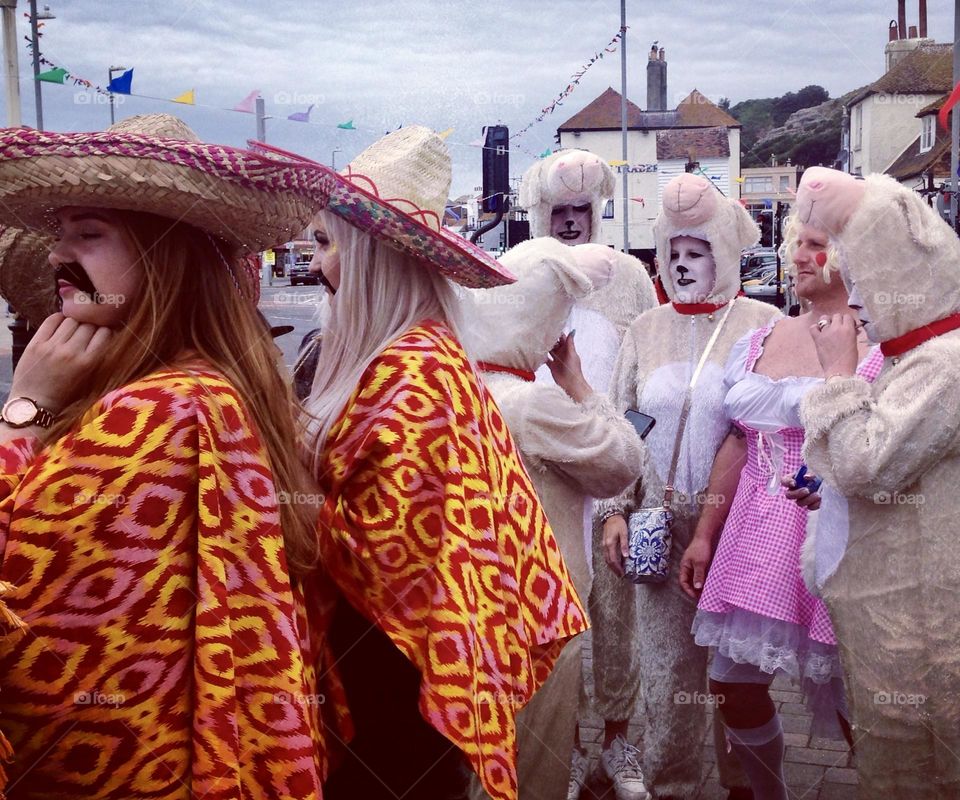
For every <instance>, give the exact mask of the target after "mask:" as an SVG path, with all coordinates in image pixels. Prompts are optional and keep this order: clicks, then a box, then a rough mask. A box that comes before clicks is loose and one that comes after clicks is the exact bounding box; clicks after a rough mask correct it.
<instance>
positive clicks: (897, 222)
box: [797, 168, 960, 800]
mask: <svg viewBox="0 0 960 800" xmlns="http://www.w3.org/2000/svg"><path fill="white" fill-rule="evenodd" d="M797 209H798V212H799V213H800V214H801V220H802V221H806V222H809V223H810V224H811V225H813V226H814V227H818V228H821V229H822V230H824V231H826V232H827V233H828V234H829V235H830V237H831V239H832V241H833V242H834V243H835V244H836V246H837V249H838V250H839V253H840V261H841V275H843V276H844V281H845V282H846V283H847V286H848V288H849V287H850V286H851V285H852V286H854V287H855V288H856V291H857V293H858V294H859V295H860V298H861V303H862V305H863V309H864V311H863V316H864V317H866V318H867V319H868V321H869V325H868V328H867V330H868V331H870V327H874V330H873V331H870V333H871V337H872V338H877V339H879V340H880V341H881V349H882V350H883V353H884V355H885V356H886V358H885V360H884V365H883V368H882V370H881V372H880V374H879V376H878V377H877V379H876V381H875V382H874V383H873V384H868V383H867V382H866V381H864V380H862V379H860V378H856V377H853V378H834V379H832V380H830V381H828V382H827V383H825V384H823V385H821V386H818V387H816V388H815V389H813V390H811V391H810V392H809V393H808V394H807V395H806V397H805V398H804V400H803V403H802V405H801V418H802V420H803V424H804V427H805V429H806V443H805V446H804V454H805V457H806V460H807V463H808V464H809V465H810V467H811V470H812V471H814V472H815V473H816V474H817V475H820V476H822V477H823V479H824V483H825V484H827V485H829V486H831V487H833V488H834V489H836V490H837V491H839V492H840V493H841V494H843V495H845V496H846V497H847V501H848V505H849V531H848V538H847V541H846V542H845V543H842V544H844V545H845V549H843V550H842V554H843V555H842V560H840V562H839V565H837V566H835V571H834V572H832V574H828V575H827V576H826V578H825V580H824V583H823V599H824V600H825V601H826V603H827V605H828V607H829V609H830V616H831V619H832V621H833V624H834V628H835V630H836V635H837V640H838V641H840V642H842V643H843V651H844V652H845V653H849V657H848V658H846V659H845V662H844V667H845V670H846V673H847V690H848V700H849V703H850V710H851V712H852V714H853V721H854V723H855V724H856V726H857V729H858V740H857V771H858V774H859V785H860V789H859V791H860V796H861V797H871V798H872V797H916V798H921V799H922V800H934V798H940V797H960V763H958V761H957V758H956V756H955V753H957V752H960V725H958V721H960V666H958V665H960V617H958V615H957V607H958V603H960V589H958V586H960V545H958V542H960V500H958V497H957V486H958V485H960V398H958V396H957V389H956V387H957V384H958V383H960V329H957V328H956V327H955V326H956V324H957V323H958V322H960V320H958V319H957V317H956V316H955V315H956V312H957V311H958V309H960V243H958V240H957V237H956V235H955V234H954V232H953V231H952V230H951V228H950V226H949V225H947V224H946V223H945V222H943V221H942V220H941V219H939V218H938V217H937V215H936V214H935V213H934V212H933V210H932V209H930V208H928V207H927V206H926V204H925V203H924V202H923V201H922V200H921V198H920V197H919V196H918V195H916V194H915V193H914V192H913V191H911V190H910V189H907V188H905V187H903V186H900V185H899V184H897V183H896V182H895V181H894V180H892V179H891V178H888V177H887V176H884V175H871V176H869V177H868V178H867V179H866V180H863V181H858V180H855V179H854V178H852V177H851V176H849V175H845V174H843V173H839V172H836V171H834V170H827V169H822V168H811V169H809V170H807V171H806V173H805V174H804V177H803V180H802V181H801V183H800V186H799V188H798V191H797ZM941 320H942V321H945V322H946V323H947V324H946V325H945V326H944V325H943V324H942V323H941ZM820 513H821V514H822V513H823V510H821V512H820ZM820 527H821V529H822V527H823V521H822V520H821V523H820ZM820 537H821V531H818V533H817V547H818V551H819V547H820ZM818 555H819V552H818ZM817 566H818V568H819V566H820V560H819V558H818V560H817ZM818 573H819V569H818ZM817 577H818V580H819V578H820V575H819V574H818V576H817ZM883 695H885V696H886V698H887V699H886V700H885V701H884V700H878V696H883ZM891 698H892V699H891ZM910 698H919V699H918V700H915V701H911V700H910Z"/></svg>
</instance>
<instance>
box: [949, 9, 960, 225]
mask: <svg viewBox="0 0 960 800" xmlns="http://www.w3.org/2000/svg"><path fill="white" fill-rule="evenodd" d="M958 83H960V0H954V4H953V85H954V86H956V85H957V84H958ZM950 116H951V124H950V182H951V185H952V186H953V191H952V192H951V193H950V224H951V225H952V226H953V229H954V231H956V230H957V188H958V178H957V166H958V163H957V162H958V153H957V143H958V141H960V108H955V109H954V110H953V114H951V115H950Z"/></svg>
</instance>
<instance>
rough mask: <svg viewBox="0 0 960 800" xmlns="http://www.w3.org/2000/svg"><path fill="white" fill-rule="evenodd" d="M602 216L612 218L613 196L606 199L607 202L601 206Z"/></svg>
mask: <svg viewBox="0 0 960 800" xmlns="http://www.w3.org/2000/svg"><path fill="white" fill-rule="evenodd" d="M603 218H604V219H613V198H610V199H609V200H607V204H606V205H605V206H604V207H603Z"/></svg>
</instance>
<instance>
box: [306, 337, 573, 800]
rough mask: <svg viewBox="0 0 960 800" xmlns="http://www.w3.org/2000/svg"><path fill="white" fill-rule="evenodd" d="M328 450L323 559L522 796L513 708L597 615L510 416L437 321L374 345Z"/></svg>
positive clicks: (487, 775)
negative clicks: (586, 608)
mask: <svg viewBox="0 0 960 800" xmlns="http://www.w3.org/2000/svg"><path fill="white" fill-rule="evenodd" d="M323 463H324V465H325V468H324V473H323V474H322V475H320V476H319V480H320V483H321V485H322V486H323V488H324V490H325V492H326V497H327V500H326V503H325V505H324V506H323V508H322V510H321V517H320V530H321V534H320V537H321V545H322V551H323V559H324V566H325V569H326V570H327V571H328V573H329V574H330V576H331V577H332V578H333V580H334V581H335V582H336V584H337V585H338V587H339V588H340V590H341V591H342V592H343V594H344V596H345V597H346V599H347V600H348V601H349V602H350V603H351V604H352V605H353V606H354V607H355V608H356V609H357V610H358V611H360V613H362V614H363V615H364V616H366V617H367V618H368V619H370V620H372V621H374V622H376V623H377V625H378V626H379V627H380V628H381V629H382V630H383V631H384V632H385V633H386V634H387V635H388V636H389V637H390V639H391V640H392V641H393V643H394V644H395V645H396V646H397V647H398V648H399V649H400V650H401V651H402V652H403V653H404V655H405V656H406V657H407V658H408V659H409V660H410V661H411V662H412V663H413V664H414V665H415V666H416V667H417V668H418V669H419V671H420V673H421V676H422V682H421V686H420V711H421V713H422V714H423V716H424V718H425V719H426V720H427V721H428V722H429V723H430V724H431V725H433V727H434V728H436V729H437V730H438V731H439V732H440V733H442V734H443V735H444V736H446V737H447V738H448V739H449V740H450V741H451V742H453V743H454V744H456V745H457V746H458V747H459V748H460V749H461V751H462V752H463V753H464V754H465V756H466V757H467V758H468V759H469V761H470V764H471V766H472V767H473V769H474V770H475V771H476V773H477V774H478V775H479V777H480V779H481V781H482V783H483V785H484V788H485V789H486V790H487V792H488V793H489V794H490V796H491V797H493V798H495V799H497V800H500V799H501V798H502V799H507V798H511V799H512V798H516V797H517V778H516V767H515V747H516V741H515V738H516V737H515V720H514V718H515V715H516V713H517V711H518V710H519V708H520V707H522V706H523V705H524V704H525V703H526V702H527V701H528V700H529V699H530V697H531V695H532V694H533V692H534V691H536V689H537V688H538V687H539V686H540V685H541V684H542V683H543V681H544V680H545V679H546V677H547V675H548V674H549V672H550V670H551V668H552V666H553V663H554V661H555V660H556V657H557V655H558V654H559V652H560V649H561V648H562V645H563V643H564V642H565V640H567V639H568V638H569V637H571V636H573V635H575V634H577V633H580V632H581V631H583V630H585V629H586V627H587V624H586V618H585V615H584V612H583V608H582V607H581V605H580V601H579V599H578V598H577V594H576V590H575V589H574V588H573V584H572V582H571V580H570V578H569V577H568V575H567V571H566V567H565V566H564V564H563V560H562V558H561V556H560V549H559V547H558V545H557V542H556V540H555V539H554V537H553V533H552V531H551V530H550V527H549V525H548V523H547V520H546V517H545V516H544V513H543V510H542V508H541V507H540V502H539V500H538V498H537V496H536V493H535V492H534V489H533V487H532V485H531V483H530V479H529V477H528V476H527V474H526V472H525V471H524V468H523V466H522V465H521V462H520V456H519V454H518V452H517V449H516V446H515V444H514V442H513V439H512V437H511V436H510V432H509V431H508V430H507V427H506V424H505V423H504V421H503V418H502V417H501V415H500V411H499V409H498V408H497V406H496V403H495V402H494V400H493V398H492V397H491V396H490V395H489V394H488V393H487V391H486V389H485V388H484V387H483V385H482V384H481V383H480V381H479V380H478V378H477V377H476V375H475V374H474V371H473V369H472V367H471V365H470V362H469V361H468V360H467V357H466V354H465V353H464V351H463V349H462V347H461V346H460V344H459V343H458V342H457V341H456V339H455V338H454V337H453V335H452V334H451V333H450V331H449V330H448V329H447V328H445V327H444V326H442V325H439V324H436V323H426V324H424V325H423V326H421V327H418V328H415V329H413V330H411V331H409V332H407V333H406V334H404V335H403V336H401V337H400V338H399V339H397V340H396V341H395V342H394V343H393V344H392V345H390V346H389V347H388V348H387V349H386V350H385V351H384V352H383V353H381V354H380V355H379V356H378V357H377V358H376V359H375V360H374V361H373V363H372V364H371V365H370V366H369V367H368V369H367V370H366V372H365V373H364V376H363V379H362V380H361V383H360V385H359V387H358V389H357V390H356V392H355V393H354V395H353V397H352V398H351V399H350V401H349V403H348V404H347V407H346V409H345V411H344V413H343V414H342V416H341V418H340V419H339V420H338V421H337V423H336V424H335V425H334V427H333V429H332V430H331V432H330V436H329V438H328V442H327V447H326V449H325V452H324V457H323ZM571 702H575V700H571Z"/></svg>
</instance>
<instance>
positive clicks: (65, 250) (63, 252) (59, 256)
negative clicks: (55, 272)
mask: <svg viewBox="0 0 960 800" xmlns="http://www.w3.org/2000/svg"><path fill="white" fill-rule="evenodd" d="M74 260H75V259H74V258H72V257H71V254H70V248H69V247H68V246H67V244H66V243H65V242H64V241H63V239H60V240H59V241H57V242H54V244H53V247H52V248H51V250H50V253H49V255H48V256H47V261H49V262H50V266H51V267H58V266H60V265H61V264H69V263H70V262H71V261H74Z"/></svg>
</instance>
